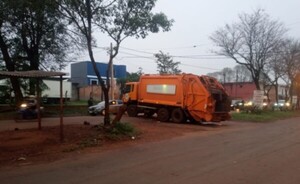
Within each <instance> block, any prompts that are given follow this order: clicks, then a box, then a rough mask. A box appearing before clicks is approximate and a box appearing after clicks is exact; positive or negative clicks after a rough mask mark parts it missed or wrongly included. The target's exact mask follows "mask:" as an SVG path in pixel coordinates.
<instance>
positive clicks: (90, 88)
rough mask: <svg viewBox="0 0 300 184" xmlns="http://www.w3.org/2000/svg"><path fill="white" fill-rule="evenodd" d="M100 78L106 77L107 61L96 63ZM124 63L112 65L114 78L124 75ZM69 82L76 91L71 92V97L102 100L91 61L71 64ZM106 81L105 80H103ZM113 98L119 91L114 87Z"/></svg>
mask: <svg viewBox="0 0 300 184" xmlns="http://www.w3.org/2000/svg"><path fill="white" fill-rule="evenodd" d="M96 65H97V68H98V71H99V73H100V75H101V77H102V79H106V73H107V70H108V64H107V63H98V62H97V63H96ZM126 73H127V71H126V65H113V74H114V79H119V78H125V77H126ZM71 82H72V84H73V85H75V86H76V88H77V92H76V93H75V94H73V95H72V96H73V97H74V98H73V99H78V100H87V99H89V97H91V96H92V97H93V98H94V99H95V100H102V99H103V94H102V90H101V88H100V86H99V85H98V84H99V81H98V78H97V76H96V74H95V72H94V68H93V65H92V62H91V61H82V62H76V63H72V64H71ZM104 82H106V80H104ZM114 90H115V91H114V93H115V98H118V96H119V95H120V94H119V91H118V89H114Z"/></svg>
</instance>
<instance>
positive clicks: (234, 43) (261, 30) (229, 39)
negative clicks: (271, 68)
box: [210, 9, 286, 89]
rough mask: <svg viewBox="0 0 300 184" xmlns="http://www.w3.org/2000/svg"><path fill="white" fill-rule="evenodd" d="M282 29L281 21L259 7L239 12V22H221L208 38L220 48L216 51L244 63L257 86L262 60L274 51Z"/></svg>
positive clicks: (260, 74)
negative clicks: (222, 24) (224, 23)
mask: <svg viewBox="0 0 300 184" xmlns="http://www.w3.org/2000/svg"><path fill="white" fill-rule="evenodd" d="M285 32H286V30H285V28H284V26H283V24H281V23H280V22H278V21H275V20H272V19H271V18H270V17H269V15H267V14H266V13H264V11H263V10H261V9H258V10H256V11H254V13H253V14H245V13H243V14H241V15H239V22H237V23H233V24H232V25H228V24H227V25H225V26H224V28H221V29H218V30H217V31H215V32H214V33H213V34H212V36H211V37H210V39H211V40H212V41H213V42H214V43H215V44H216V45H217V46H218V47H219V48H220V50H219V51H217V53H218V54H220V55H224V56H227V57H229V58H232V59H234V60H235V61H236V63H238V64H241V65H243V66H245V67H246V68H247V69H248V70H249V71H250V73H251V77H252V79H253V82H254V83H255V85H256V88H257V89H260V79H261V76H262V73H263V72H264V70H265V66H266V63H267V62H268V61H269V60H270V58H271V56H272V55H273V54H274V50H275V49H276V48H277V47H278V45H279V44H280V43H281V41H282V38H283V35H284V33H285Z"/></svg>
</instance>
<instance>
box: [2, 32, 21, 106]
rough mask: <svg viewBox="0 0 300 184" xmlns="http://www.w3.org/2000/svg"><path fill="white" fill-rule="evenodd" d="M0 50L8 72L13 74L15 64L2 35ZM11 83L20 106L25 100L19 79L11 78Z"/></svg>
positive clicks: (17, 103)
mask: <svg viewBox="0 0 300 184" xmlns="http://www.w3.org/2000/svg"><path fill="white" fill-rule="evenodd" d="M0 48H1V52H2V55H3V60H4V62H5V66H6V69H7V71H11V72H13V71H15V63H14V62H13V61H12V59H11V57H10V55H9V52H8V47H7V45H6V43H5V41H4V39H3V37H2V35H1V34H0ZM10 82H11V85H12V88H13V91H14V93H15V101H16V105H19V104H20V103H21V101H22V99H23V95H22V92H21V88H20V82H19V80H18V79H17V78H14V77H11V78H10Z"/></svg>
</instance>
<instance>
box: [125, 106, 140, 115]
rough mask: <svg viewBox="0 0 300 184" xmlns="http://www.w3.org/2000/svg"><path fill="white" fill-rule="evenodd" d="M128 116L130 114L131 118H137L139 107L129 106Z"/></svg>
mask: <svg viewBox="0 0 300 184" xmlns="http://www.w3.org/2000/svg"><path fill="white" fill-rule="evenodd" d="M127 114H128V116H129V117H136V116H137V114H138V111H137V106H136V105H129V106H128V107H127Z"/></svg>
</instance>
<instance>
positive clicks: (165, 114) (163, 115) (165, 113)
mask: <svg viewBox="0 0 300 184" xmlns="http://www.w3.org/2000/svg"><path fill="white" fill-rule="evenodd" d="M157 119H158V121H161V122H167V121H169V119H170V113H169V110H168V109H167V108H160V109H158V111H157Z"/></svg>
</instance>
